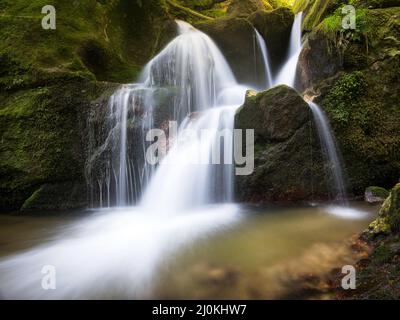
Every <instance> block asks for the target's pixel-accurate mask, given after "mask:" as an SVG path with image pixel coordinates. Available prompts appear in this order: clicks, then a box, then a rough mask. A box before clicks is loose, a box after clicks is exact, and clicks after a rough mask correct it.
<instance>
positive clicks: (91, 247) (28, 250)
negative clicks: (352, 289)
mask: <svg viewBox="0 0 400 320" xmlns="http://www.w3.org/2000/svg"><path fill="white" fill-rule="evenodd" d="M346 210H347V211H346ZM368 211H369V213H368ZM375 212H376V208H373V207H364V208H360V210H359V211H350V210H349V209H344V210H342V209H340V208H326V209H322V208H296V209H269V210H267V209H264V210H260V209H257V210H255V209H243V208H241V209H239V207H237V206H235V205H224V206H215V207H210V208H207V209H204V210H202V211H197V212H191V213H187V214H185V215H176V216H165V215H155V214H154V215H151V214H150V215H149V214H148V213H146V214H144V213H141V212H139V211H138V210H137V209H120V210H113V211H112V212H111V211H107V210H103V211H100V212H95V213H92V214H89V215H87V214H86V215H84V216H75V217H73V216H69V217H54V216H51V217H46V216H41V217H22V216H0V256H1V260H0V294H1V295H2V296H3V297H5V298H50V299H52V298H55V299H60V298H237V299H245V298H256V299H258V298H262V299H265V298H279V297H283V296H285V295H288V294H289V293H288V290H291V287H292V284H293V283H296V281H298V280H299V279H300V278H301V277H304V276H305V275H311V274H312V275H318V274H321V273H324V272H325V273H326V272H328V271H329V270H330V269H331V268H333V267H337V266H342V265H344V264H348V263H353V262H354V256H352V254H351V253H350V252H349V249H348V248H347V246H345V245H343V240H345V239H347V238H349V237H350V236H351V235H352V234H354V233H357V232H359V231H361V230H362V229H363V228H365V227H366V226H367V225H368V223H369V221H370V220H371V219H372V218H373V215H374V214H375ZM44 265H54V266H55V268H56V271H57V273H56V275H57V289H56V290H47V291H45V290H43V289H42V288H41V279H42V276H43V275H42V274H41V270H42V267H43V266H44Z"/></svg>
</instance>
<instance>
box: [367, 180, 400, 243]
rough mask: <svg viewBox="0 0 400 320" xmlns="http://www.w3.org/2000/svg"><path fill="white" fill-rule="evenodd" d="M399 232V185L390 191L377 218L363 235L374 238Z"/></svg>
mask: <svg viewBox="0 0 400 320" xmlns="http://www.w3.org/2000/svg"><path fill="white" fill-rule="evenodd" d="M390 232H394V233H398V232H400V183H397V184H396V185H395V186H394V188H393V189H392V190H391V191H390V194H389V196H388V197H387V198H386V200H385V201H384V203H383V204H382V207H381V209H380V211H379V216H378V218H377V219H376V220H374V221H373V222H372V223H371V224H370V225H369V227H368V229H367V230H366V232H365V235H367V236H368V235H372V236H376V235H379V234H389V233H390Z"/></svg>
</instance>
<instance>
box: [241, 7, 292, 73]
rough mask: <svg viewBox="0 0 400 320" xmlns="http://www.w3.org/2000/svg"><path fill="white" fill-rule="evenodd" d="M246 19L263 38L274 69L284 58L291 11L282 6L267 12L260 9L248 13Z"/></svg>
mask: <svg viewBox="0 0 400 320" xmlns="http://www.w3.org/2000/svg"><path fill="white" fill-rule="evenodd" d="M248 20H249V21H250V22H251V24H252V25H253V26H254V27H255V28H256V29H257V30H258V32H259V33H260V34H261V35H262V37H263V38H264V40H265V42H266V44H267V47H268V53H269V58H270V60H271V66H272V69H273V70H274V71H276V70H277V69H278V68H279V67H280V66H281V64H282V63H283V62H284V60H285V59H286V55H287V49H288V46H289V38H290V32H291V30H292V25H293V21H294V15H293V12H292V11H291V10H290V9H288V8H283V7H281V8H278V9H275V10H272V11H268V12H267V11H263V10H261V11H257V12H254V13H253V14H252V15H250V16H249V17H248Z"/></svg>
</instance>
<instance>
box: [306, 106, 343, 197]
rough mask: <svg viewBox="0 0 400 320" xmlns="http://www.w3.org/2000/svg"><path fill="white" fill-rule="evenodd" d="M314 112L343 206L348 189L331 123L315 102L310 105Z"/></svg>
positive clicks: (337, 195)
mask: <svg viewBox="0 0 400 320" xmlns="http://www.w3.org/2000/svg"><path fill="white" fill-rule="evenodd" d="M308 104H309V106H310V109H311V111H312V114H313V117H314V120H315V124H316V127H317V131H318V135H319V138H320V141H321V145H322V148H323V150H324V153H325V155H326V158H327V161H328V163H329V169H330V171H331V174H332V177H333V182H334V186H335V192H336V200H338V201H339V202H341V204H347V203H346V199H347V197H346V189H345V184H344V180H343V173H342V166H341V163H340V157H339V154H338V151H337V148H336V141H335V137H334V135H333V134H332V129H331V126H330V124H329V121H328V119H327V117H326V115H325V113H324V112H323V111H322V109H321V108H320V107H319V106H318V105H317V104H316V103H314V102H309V103H308Z"/></svg>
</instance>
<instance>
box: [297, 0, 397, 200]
mask: <svg viewBox="0 0 400 320" xmlns="http://www.w3.org/2000/svg"><path fill="white" fill-rule="evenodd" d="M367 2H368V1H359V2H357V3H356V4H355V6H356V29H355V30H345V29H343V28H342V18H343V14H342V12H341V7H338V8H337V9H336V10H335V11H334V12H333V13H331V14H328V15H327V16H325V18H324V19H322V21H321V22H320V23H319V24H318V25H317V26H316V27H315V28H313V29H312V31H311V32H310V33H308V34H307V39H308V40H307V42H306V44H305V47H304V50H303V52H302V54H301V56H300V61H299V74H300V79H299V81H300V83H299V84H300V87H302V89H304V90H306V93H307V94H308V95H311V96H316V98H315V101H316V102H318V103H319V104H320V106H321V107H322V108H323V109H324V110H325V111H326V113H327V114H328V116H329V118H330V122H331V124H332V126H333V129H334V131H335V135H336V137H337V140H338V142H339V146H340V148H341V151H342V154H343V157H344V160H345V164H346V169H347V176H348V178H349V187H350V191H352V192H353V193H354V194H357V195H361V194H362V192H363V190H364V189H365V188H366V187H368V186H370V185H382V186H385V187H388V188H390V186H392V185H393V184H394V183H396V182H397V181H398V179H399V173H400V153H399V151H398V150H400V149H399V147H400V136H399V134H398V132H400V108H399V105H398V97H399V94H400V92H399V90H400V87H399V86H398V83H399V80H400V78H399V67H400V65H399V56H400V42H399V39H400V33H399V25H400V20H399V18H400V7H390V4H391V3H390V2H385V4H383V2H382V3H381V4H380V5H379V6H378V7H379V8H378V9H373V8H375V7H376V6H377V5H374V6H373V5H369V4H368V3H367ZM381 7H385V8H381ZM306 17H307V16H306Z"/></svg>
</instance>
